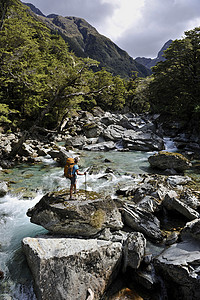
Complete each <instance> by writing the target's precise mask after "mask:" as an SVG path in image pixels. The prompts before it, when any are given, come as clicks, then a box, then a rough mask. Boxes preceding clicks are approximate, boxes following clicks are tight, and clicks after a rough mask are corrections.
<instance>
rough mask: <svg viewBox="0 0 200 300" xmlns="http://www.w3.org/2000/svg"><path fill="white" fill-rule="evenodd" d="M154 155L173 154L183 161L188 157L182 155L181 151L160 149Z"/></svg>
mask: <svg viewBox="0 0 200 300" xmlns="http://www.w3.org/2000/svg"><path fill="white" fill-rule="evenodd" d="M156 155H165V156H174V157H177V158H180V159H183V160H185V161H188V159H187V158H186V157H185V156H184V155H182V154H181V153H176V152H168V151H160V152H158V153H157V154H156Z"/></svg>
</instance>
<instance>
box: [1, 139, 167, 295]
mask: <svg viewBox="0 0 200 300" xmlns="http://www.w3.org/2000/svg"><path fill="white" fill-rule="evenodd" d="M168 142H169V143H168ZM170 143H171V141H168V140H167V141H166V146H167V145H169V144H170ZM171 146H172V144H170V147H171ZM79 154H80V157H81V159H80V164H79V165H80V170H81V171H84V170H87V169H88V167H91V166H95V165H100V166H102V169H104V168H105V167H109V168H111V169H112V170H114V173H113V175H112V176H111V177H110V178H109V180H105V179H101V177H102V175H105V173H101V172H100V173H98V174H96V175H89V174H87V176H86V178H85V176H79V178H78V184H77V185H78V186H77V187H78V189H85V188H86V189H87V190H93V191H97V192H102V191H103V192H104V193H109V194H112V193H114V190H115V189H116V187H117V185H118V184H120V183H122V182H127V181H128V180H130V179H131V174H133V173H135V174H140V173H145V172H149V171H150V169H149V163H148V157H149V155H152V153H145V152H139V151H133V152H118V151H112V152H81V151H79ZM40 160H41V161H40V162H39V163H37V164H33V165H30V164H29V165H26V164H23V165H22V164H21V165H18V166H16V167H15V168H13V169H11V170H3V171H0V181H1V180H4V181H7V182H9V193H8V194H7V195H6V196H5V197H2V198H0V226H1V230H0V270H2V271H3V272H4V279H3V280H0V299H7V300H10V299H12V300H26V299H27V300H35V299H36V297H35V294H34V292H33V284H32V277H31V274H30V272H29V269H28V266H27V263H26V260H25V257H24V254H23V252H22V250H21V240H22V239H23V238H24V237H27V236H36V235H38V234H41V233H45V232H46V230H45V229H43V228H42V227H40V226H38V225H35V224H32V223H30V220H29V218H28V217H27V216H26V212H27V210H28V208H31V207H33V206H34V205H35V204H36V203H37V202H38V201H39V200H40V199H41V197H42V196H43V195H44V194H45V193H47V192H49V191H53V190H60V189H63V188H69V181H68V180H67V179H65V178H64V177H63V168H61V167H59V166H58V165H57V164H56V162H54V161H53V160H52V159H51V158H50V157H48V156H46V157H45V158H43V157H41V158H40ZM105 160H106V161H107V162H106V161H105ZM85 179H86V181H85Z"/></svg>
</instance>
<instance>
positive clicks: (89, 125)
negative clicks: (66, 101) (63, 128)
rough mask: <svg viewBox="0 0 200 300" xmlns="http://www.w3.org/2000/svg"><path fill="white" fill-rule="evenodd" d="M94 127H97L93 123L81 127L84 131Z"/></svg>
mask: <svg viewBox="0 0 200 300" xmlns="http://www.w3.org/2000/svg"><path fill="white" fill-rule="evenodd" d="M96 127H97V125H96V124H95V123H88V124H85V125H83V128H84V129H86V130H89V129H93V128H96Z"/></svg>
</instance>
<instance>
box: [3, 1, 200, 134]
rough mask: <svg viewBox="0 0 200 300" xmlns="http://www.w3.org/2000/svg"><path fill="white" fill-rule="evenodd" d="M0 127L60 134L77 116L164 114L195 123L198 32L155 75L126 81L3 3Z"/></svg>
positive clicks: (17, 5)
mask: <svg viewBox="0 0 200 300" xmlns="http://www.w3.org/2000/svg"><path fill="white" fill-rule="evenodd" d="M0 13H1V23H0V122H1V128H3V129H4V130H12V131H13V130H17V129H20V130H22V129H28V128H32V127H33V125H34V126H35V127H36V126H37V127H45V128H48V129H54V130H59V129H60V128H61V125H62V122H63V121H64V119H65V118H66V116H69V115H71V114H72V113H73V112H74V111H76V110H77V109H82V110H88V111H91V110H92V109H93V107H94V106H100V107H101V108H102V109H104V110H110V111H121V110H124V109H126V111H132V112H137V113H143V112H150V113H162V114H169V115H171V116H173V118H181V119H182V120H183V121H184V122H186V123H187V121H188V120H190V119H191V118H192V119H193V120H196V123H195V124H197V123H198V120H199V116H200V100H199V94H200V91H199V89H200V57H199V56H200V54H199V53H200V46H199V45H200V43H199V41H200V28H195V29H194V30H191V31H188V32H186V33H185V37H184V38H183V39H181V40H175V41H174V42H172V44H171V45H170V47H169V48H168V50H167V51H165V58H166V60H165V61H163V62H159V63H158V64H157V65H156V66H155V67H154V68H153V75H151V76H149V77H146V78H139V77H137V76H136V74H133V76H132V77H130V78H129V79H124V78H121V77H120V76H113V75H112V74H111V73H109V72H108V71H106V70H105V69H102V70H99V71H96V72H94V68H95V67H97V66H98V65H99V62H97V61H96V60H92V59H88V58H80V57H77V56H76V55H75V54H74V53H73V52H70V50H69V47H68V44H67V43H66V40H64V39H63V38H62V37H61V36H60V35H59V34H58V33H55V31H52V30H51V29H50V28H48V27H47V26H46V25H45V24H44V23H43V22H42V21H40V20H39V19H38V17H37V16H36V15H35V14H33V13H31V12H30V10H29V9H28V8H27V6H25V5H23V4H22V3H21V2H20V1H19V0H2V1H1V3H0Z"/></svg>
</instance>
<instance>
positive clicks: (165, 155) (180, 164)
mask: <svg viewBox="0 0 200 300" xmlns="http://www.w3.org/2000/svg"><path fill="white" fill-rule="evenodd" d="M148 161H149V163H150V165H151V167H153V168H158V169H161V170H166V169H169V168H170V169H174V170H176V171H178V172H182V171H184V170H187V169H189V168H190V167H191V163H190V162H189V160H188V159H187V158H185V157H184V156H183V155H182V154H179V153H172V152H166V151H160V152H159V153H156V154H154V155H152V156H149V158H148Z"/></svg>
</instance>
